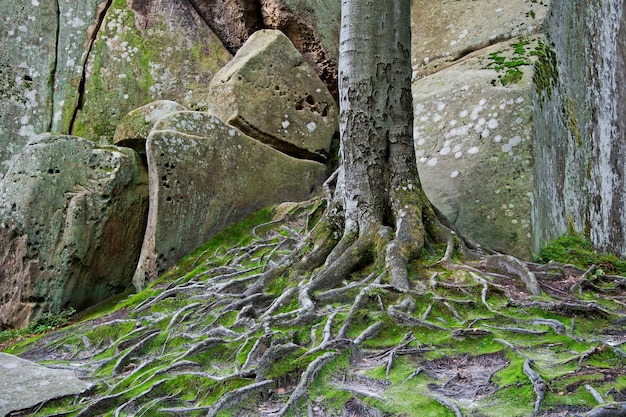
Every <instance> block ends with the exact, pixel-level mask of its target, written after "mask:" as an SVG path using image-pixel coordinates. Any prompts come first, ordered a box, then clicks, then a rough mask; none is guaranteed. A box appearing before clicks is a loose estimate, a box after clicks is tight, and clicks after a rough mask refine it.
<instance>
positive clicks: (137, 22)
mask: <svg viewBox="0 0 626 417" xmlns="http://www.w3.org/2000/svg"><path fill="white" fill-rule="evenodd" d="M230 59H231V55H230V54H229V53H228V51H227V50H226V49H225V48H224V46H223V45H222V43H221V42H220V40H219V39H218V38H217V36H216V35H215V34H214V33H213V32H212V31H211V29H210V28H209V27H208V26H207V25H206V23H205V22H204V21H203V20H202V19H201V18H200V16H198V14H197V13H196V11H195V10H194V8H193V7H192V5H190V4H189V3H187V2H178V1H175V0H165V1H158V2H149V1H137V0H136V1H132V2H131V1H116V2H113V3H111V5H110V6H109V7H108V9H107V10H106V14H105V17H104V20H103V22H102V25H101V26H100V28H99V30H98V33H97V37H96V39H95V42H94V43H93V46H92V48H91V51H90V53H89V59H88V61H87V65H86V70H85V81H84V92H82V97H81V101H82V102H83V103H84V104H83V105H82V107H80V108H79V109H78V111H77V113H76V118H75V121H74V124H73V126H72V129H71V133H72V134H75V135H77V136H81V137H85V138H87V139H93V140H97V139H98V138H99V137H100V136H106V137H108V138H111V137H113V134H114V131H115V127H116V125H117V123H118V122H119V121H120V119H121V118H122V117H123V116H124V115H125V114H127V113H128V112H129V111H131V110H133V109H135V108H137V107H140V106H143V105H145V104H146V103H150V102H153V101H156V100H174V101H176V102H178V103H180V104H182V105H183V106H185V107H186V108H190V109H196V110H197V109H204V108H205V106H206V96H207V91H208V86H209V82H210V81H211V78H212V77H213V75H214V74H215V73H216V72H217V71H218V70H219V69H220V68H222V67H223V66H224V65H225V64H226V63H227V62H228V61H229V60H230Z"/></svg>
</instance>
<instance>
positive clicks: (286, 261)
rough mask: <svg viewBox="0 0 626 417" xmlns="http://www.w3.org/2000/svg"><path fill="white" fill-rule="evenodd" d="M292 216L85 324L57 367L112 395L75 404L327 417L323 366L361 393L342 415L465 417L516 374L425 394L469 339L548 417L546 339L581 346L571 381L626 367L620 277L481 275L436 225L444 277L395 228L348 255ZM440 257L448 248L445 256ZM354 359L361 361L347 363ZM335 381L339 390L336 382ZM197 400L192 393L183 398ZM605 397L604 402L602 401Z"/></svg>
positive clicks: (511, 263)
mask: <svg viewBox="0 0 626 417" xmlns="http://www.w3.org/2000/svg"><path fill="white" fill-rule="evenodd" d="M311 204H313V205H315V206H316V207H319V205H318V204H317V203H311ZM294 210H296V211H297V212H298V214H294V213H287V214H285V215H284V216H283V217H282V218H281V219H279V220H275V221H272V222H270V223H267V224H265V225H261V226H258V227H256V228H255V231H254V236H256V237H255V238H254V239H253V240H252V242H251V243H250V244H249V245H246V246H244V247H236V248H228V249H220V250H218V251H204V252H201V256H203V257H209V258H211V259H210V260H205V259H196V260H194V262H192V263H190V264H191V265H192V266H193V268H204V270H203V272H199V273H197V274H196V275H193V276H188V275H186V274H187V272H185V271H181V276H180V277H179V278H176V279H173V280H172V281H171V282H170V283H163V284H162V286H161V288H162V290H161V291H160V292H159V293H157V294H156V295H154V296H152V297H149V298H147V299H146V300H145V301H142V302H139V303H137V304H136V306H135V307H129V308H127V310H125V312H124V314H121V313H114V314H113V315H112V316H111V317H110V318H108V319H107V318H103V319H98V321H94V322H89V323H87V324H85V325H81V326H84V327H82V328H83V329H84V331H85V336H83V337H81V338H78V340H79V342H70V341H65V340H58V341H57V340H55V341H52V342H51V344H53V345H54V346H55V347H57V348H59V347H62V348H63V349H65V350H66V351H67V352H68V353H66V354H65V356H62V357H61V356H57V357H55V359H56V360H66V361H68V362H71V363H77V362H78V361H80V362H79V363H77V365H72V366H71V367H72V368H73V369H76V368H77V367H80V369H82V370H83V372H84V373H85V374H86V375H91V377H92V378H96V379H95V381H96V382H98V384H99V390H98V392H99V394H98V393H96V392H91V393H87V394H85V399H83V400H81V402H80V404H76V405H74V407H75V408H73V410H75V409H77V410H79V411H78V412H76V414H77V415H82V416H87V415H102V414H107V413H109V412H111V413H112V414H113V415H115V414H119V415H125V414H132V413H139V411H138V410H142V411H141V412H144V413H146V414H149V413H151V412H159V413H163V414H172V415H199V414H202V415H217V414H218V413H219V412H221V411H225V412H233V413H236V412H237V411H236V410H239V409H240V408H241V407H255V405H254V404H257V406H256V408H254V409H253V408H249V409H248V408H246V409H245V410H244V411H241V412H240V414H239V415H258V416H260V417H277V416H283V415H287V414H288V413H291V412H292V411H293V412H294V413H295V414H296V415H314V416H315V417H318V416H324V417H328V416H329V415H330V414H323V411H321V410H323V407H320V404H319V403H318V402H317V401H318V400H317V399H316V397H312V396H311V390H312V389H313V388H312V387H313V386H314V385H315V384H314V381H315V380H316V378H319V375H320V371H321V370H322V369H323V368H324V367H326V366H329V367H331V366H336V365H331V364H337V363H338V362H339V361H343V362H341V363H343V364H344V365H342V366H345V367H348V368H349V369H342V371H341V374H342V375H344V376H346V377H345V378H344V379H343V380H342V381H341V382H340V383H336V384H335V383H333V382H330V383H329V387H330V386H332V387H334V388H335V389H339V390H341V391H343V392H344V393H350V394H351V395H352V396H353V397H352V399H350V400H349V401H348V402H346V403H345V404H343V407H344V408H343V409H344V410H352V411H353V412H357V410H361V411H358V412H360V413H362V414H363V415H364V416H366V415H368V416H370V415H371V416H379V415H394V414H393V413H390V412H389V411H386V410H384V409H383V408H381V409H380V410H378V409H377V408H374V407H372V406H370V405H368V406H363V404H364V403H363V402H360V400H359V399H358V398H369V400H374V401H376V402H377V404H386V403H387V401H388V400H389V398H388V397H387V393H386V392H387V391H386V390H387V388H386V387H387V386H394V387H395V388H396V389H403V388H402V387H405V386H406V387H408V386H411V385H413V384H421V385H420V386H421V388H420V389H419V392H421V394H419V395H422V396H427V397H429V398H431V399H432V400H433V402H434V401H436V402H439V403H440V404H442V405H443V406H444V407H446V408H448V409H449V410H450V411H451V412H452V413H454V414H455V415H463V414H465V415H470V414H471V413H472V412H473V411H471V410H470V409H467V410H466V409H465V408H464V407H465V405H464V404H465V403H464V402H463V400H459V398H458V397H455V395H457V394H455V392H457V390H459V388H458V387H460V386H464V385H466V387H465V388H467V389H466V390H464V392H465V391H467V392H465V394H464V395H466V394H467V393H468V392H469V394H467V397H464V398H466V400H467V401H471V402H472V403H473V404H479V403H481V398H483V396H484V397H489V396H493V395H495V394H494V393H495V392H497V391H498V390H497V387H495V385H494V384H493V383H491V382H490V380H491V376H492V375H493V374H494V373H495V372H498V371H499V370H500V369H502V368H503V367H506V366H509V363H508V362H507V361H504V360H503V361H502V362H501V363H500V365H498V366H494V367H493V368H489V369H487V368H485V369H484V372H483V374H481V376H480V378H478V377H477V372H476V371H474V375H473V378H470V377H467V375H470V373H466V374H463V373H461V371H457V372H456V373H453V374H450V373H446V374H445V378H443V380H444V381H445V383H443V386H438V387H430V386H429V385H428V384H427V383H423V382H421V381H422V378H424V380H425V381H427V380H428V378H433V375H432V373H433V372H434V371H433V369H431V368H429V366H428V363H427V361H425V359H424V355H425V354H426V353H428V352H431V354H434V352H437V351H438V350H439V349H440V348H439V347H438V346H436V345H431V343H432V340H445V341H446V342H445V343H446V344H445V346H446V347H444V348H443V349H444V350H445V349H450V346H454V345H455V344H456V343H459V342H460V341H463V340H465V341H470V342H469V343H468V342H465V343H464V345H467V346H473V347H474V348H475V349H480V347H481V346H483V345H484V346H489V345H491V344H492V343H490V342H496V343H499V344H501V345H503V346H506V347H507V348H509V349H511V351H512V352H514V353H515V354H517V355H519V356H520V357H521V358H524V362H525V363H524V367H523V368H524V369H523V370H524V373H525V374H526V376H527V378H528V379H527V380H526V382H525V383H526V384H529V385H532V387H533V389H534V392H535V395H536V397H537V398H536V400H537V401H536V402H535V404H534V415H540V414H541V407H542V402H543V398H544V396H545V395H546V386H545V382H544V381H543V379H542V378H541V376H540V375H539V374H538V373H537V372H536V371H535V370H534V369H533V368H532V367H531V364H532V361H533V360H534V359H535V356H534V352H533V344H532V343H533V342H534V341H535V340H538V339H540V338H542V337H550V338H552V339H554V338H556V339H558V340H559V343H556V344H555V345H558V344H567V343H569V342H572V343H575V344H576V345H575V346H580V345H581V344H584V345H585V346H586V347H585V349H586V350H585V351H583V352H580V351H579V350H577V351H578V352H579V353H573V354H570V355H568V356H566V357H564V356H565V355H564V354H563V353H562V352H559V353H558V355H560V356H558V360H557V361H555V362H554V365H553V366H563V367H567V366H569V367H570V369H571V363H572V362H575V361H577V362H578V365H579V367H581V369H582V367H583V366H586V365H588V363H589V360H590V359H591V358H592V357H593V359H597V357H600V354H601V353H602V354H604V355H608V354H610V355H613V356H612V357H617V358H621V357H622V355H623V356H626V354H623V351H622V350H620V349H619V346H621V345H622V344H623V343H626V338H625V337H623V335H622V333H623V326H624V323H626V315H625V312H626V305H624V303H623V302H620V298H621V297H623V295H624V293H625V291H624V290H623V289H621V286H622V282H623V278H622V277H614V276H606V275H598V274H595V275H593V278H591V277H590V273H588V274H587V275H586V276H584V275H585V273H587V272H588V271H589V269H587V270H581V269H578V268H575V267H572V266H570V265H562V264H554V263H553V264H552V265H551V266H550V267H546V266H541V265H537V264H532V263H523V262H521V261H519V260H515V259H514V258H510V257H505V256H502V255H489V256H486V257H483V260H482V261H479V262H475V261H473V260H469V258H464V257H461V258H460V259H459V258H458V257H456V256H452V255H453V254H455V253H460V252H463V251H465V253H474V252H473V250H472V249H468V246H467V245H466V242H464V241H463V240H462V239H461V238H460V237H459V236H458V235H457V234H456V232H454V230H453V229H451V228H448V227H446V226H445V225H444V226H442V225H443V223H441V222H440V223H438V224H436V223H437V222H438V220H436V221H435V225H432V224H431V226H430V227H431V228H432V229H433V230H432V231H431V232H428V233H427V234H426V236H425V237H424V239H425V242H429V241H432V242H435V241H434V240H433V239H434V238H432V239H431V233H432V236H437V239H438V240H437V242H439V243H441V244H442V245H443V244H445V245H446V252H445V253H444V254H443V255H441V252H440V255H441V256H442V257H441V259H440V261H439V262H437V263H436V264H435V265H431V266H430V267H424V266H422V265H419V264H417V263H411V262H413V259H415V257H416V254H415V253H411V251H410V250H407V248H406V247H403V243H402V239H399V240H398V239H397V237H396V236H394V234H397V231H394V230H392V229H391V228H389V227H383V226H381V227H377V228H376V229H375V230H376V232H375V233H369V234H365V235H363V236H358V237H357V236H355V237H353V238H350V237H345V238H344V239H342V240H340V242H338V243H337V242H336V239H335V237H333V236H334V233H335V232H334V231H333V230H332V228H331V227H330V226H329V224H328V222H327V219H326V218H322V220H321V221H320V222H318V223H317V224H313V223H312V221H311V210H318V209H317V208H314V209H313V208H311V209H309V208H307V207H306V206H296V207H295V208H294ZM434 229H438V231H437V230H434ZM292 230H293V232H292ZM442 245H440V246H439V247H438V249H440V250H443V246H442ZM427 246H428V245H427V244H426V243H425V246H424V248H425V249H424V250H427ZM331 251H332V253H331ZM454 251H457V252H454ZM474 254H475V253H474ZM472 259H473V258H472ZM325 260H326V262H324V261H325ZM396 261H398V262H396ZM405 261H406V262H405ZM394 268H398V269H394ZM394 277H395V278H394ZM402 277H404V278H402ZM450 277H452V278H450ZM405 279H406V280H405ZM589 281H592V283H593V285H596V286H598V288H600V286H601V287H602V288H601V289H602V294H608V295H610V298H605V299H604V302H602V303H601V302H600V301H598V302H596V301H593V302H591V301H588V300H587V299H586V298H584V297H581V291H582V294H583V295H586V292H589V291H595V289H594V287H590V286H588V285H587V284H586V283H587V282H589ZM573 285H574V290H575V291H573V292H572V291H570V289H571V288H572V286H573ZM538 289H539V290H538ZM537 294H541V295H542V298H541V299H540V300H536V299H533V298H532V297H534V296H535V295H537ZM607 300H608V301H607ZM533 310H536V311H549V312H551V314H553V315H555V316H556V318H552V317H551V318H544V317H541V316H538V315H533V314H530V313H529V312H531V311H533ZM513 312H514V313H513ZM585 320H587V321H588V320H595V321H602V322H603V323H606V326H609V328H608V329H607V333H606V334H595V335H594V336H593V337H590V336H589V335H588V332H589V330H588V327H589V325H588V324H587V325H586V326H587V327H584V326H583V325H582V323H583V322H584V321H585ZM116 329H120V330H119V331H118V330H116ZM609 330H610V331H611V333H609V332H608V331H609ZM91 334H94V336H93V337H92V336H90V335H91ZM574 334H576V336H575V337H574ZM88 335H89V336H88ZM98 335H106V336H104V337H101V336H98ZM471 340H476V341H477V342H476V343H472V342H471ZM483 342H485V343H483ZM39 343H43V342H39ZM71 343H78V345H76V346H70V344H71ZM42 346H44V345H42ZM64 346H65V347H64ZM38 349H39V350H37V349H35V350H34V351H37V352H47V351H50V348H49V347H45V346H44V347H41V348H38ZM545 349H549V347H546V348H545ZM577 349H578V348H577ZM570 350H573V349H572V348H570ZM76 352H81V353H80V355H79V356H77V353H76ZM344 352H349V356H348V359H347V360H346V359H345V358H346V356H347V355H344ZM446 352H448V351H447V350H446ZM607 352H608V353H607ZM446 354H448V353H446ZM556 354H557V353H555V355H556ZM96 358H97V359H96ZM340 358H343V359H340ZM467 358H468V356H461V355H459V357H458V358H453V359H451V360H450V366H452V364H456V365H454V366H456V367H457V368H458V369H461V367H462V366H463V364H464V361H467V360H468V359H467ZM518 363H519V362H518ZM538 363H540V362H538ZM407 365H408V368H407ZM283 368H284V370H281V369H283ZM371 369H380V375H381V376H380V378H381V379H380V380H379V381H378V383H379V384H384V388H381V387H383V385H381V386H377V387H374V386H367V385H366V384H365V382H364V380H363V378H364V377H362V376H361V374H360V372H361V371H363V370H371ZM449 371H451V370H449ZM424 372H426V373H427V374H428V375H427V376H425V375H423V373H424ZM624 372H626V363H625V364H624ZM96 375H97V376H96ZM470 376H471V375H470ZM168 381H171V382H168ZM190 381H193V382H192V383H191V382H190ZM331 381H337V375H335V376H334V377H332V378H331ZM327 383H328V381H327ZM166 387H177V388H176V391H171V390H170V391H167V390H166ZM224 387H228V388H224ZM168 389H169V388H168ZM501 389H505V388H502V387H501ZM184 390H189V391H190V392H191V393H193V395H186V396H184V397H185V400H182V399H181V398H182V397H183V395H182V394H180V392H183V391H184ZM222 391H223V392H222ZM215 392H219V394H214V393H215ZM589 392H591V391H589ZM597 392H598V391H596V393H597ZM209 393H211V395H213V397H209ZM479 394H480V395H479ZM316 395H319V393H316ZM344 395H345V394H344ZM412 395H418V394H415V393H413V394H412ZM587 395H589V394H587ZM592 395H593V396H594V398H596V402H600V401H599V398H601V396H598V395H599V394H598V395H594V394H593V393H592ZM489 401H494V400H493V399H490V400H489ZM489 401H486V402H485V404H487V403H489ZM620 407H621V406H620ZM233 410H235V411H233ZM314 410H315V411H314ZM620 410H621V409H620V408H615V406H614V405H613V404H602V405H601V407H599V408H597V409H594V410H592V411H591V412H590V413H595V414H589V415H594V416H597V417H604V416H612V415H620V414H611V413H618V412H622V411H620ZM346 412H347V411H346ZM320 413H321V414H320ZM137 415H138V414H137Z"/></svg>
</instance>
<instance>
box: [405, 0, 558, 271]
mask: <svg viewBox="0 0 626 417" xmlns="http://www.w3.org/2000/svg"><path fill="white" fill-rule="evenodd" d="M548 4H549V2H547V1H544V2H540V3H537V2H529V1H526V0H513V1H510V2H508V3H507V4H506V6H503V5H502V4H501V2H499V1H497V0H484V1H480V2H477V1H475V0H458V1H453V2H429V1H425V0H416V1H414V2H413V6H412V34H413V45H412V50H413V60H414V62H413V63H414V66H413V68H414V75H415V78H414V81H413V98H414V108H415V121H414V125H415V130H414V136H415V148H416V152H417V158H418V169H419V173H420V178H421V180H422V184H423V186H424V188H425V190H426V193H427V195H428V196H429V197H430V199H431V200H432V202H433V203H434V204H435V206H437V207H438V208H440V209H441V210H442V211H443V212H444V214H446V215H447V216H448V217H449V218H450V220H452V221H453V222H454V223H455V224H456V225H457V226H458V227H459V229H460V230H461V232H462V233H463V234H465V235H466V236H468V237H471V238H473V239H474V240H476V241H477V242H478V243H480V244H482V245H484V246H486V247H489V248H491V249H493V250H497V251H502V252H506V253H510V254H513V255H516V256H519V257H521V258H525V259H528V258H531V257H532V254H533V245H532V220H533V219H532V218H531V203H532V198H531V196H532V186H533V155H532V149H533V147H532V143H533V140H534V134H533V118H532V101H533V100H532V97H533V91H534V87H533V84H532V79H533V74H534V69H533V66H532V62H533V61H534V60H535V59H536V54H537V53H538V51H537V48H538V46H539V41H540V40H541V38H542V36H541V34H540V29H541V27H542V24H543V21H544V19H545V16H546V14H547V10H548Z"/></svg>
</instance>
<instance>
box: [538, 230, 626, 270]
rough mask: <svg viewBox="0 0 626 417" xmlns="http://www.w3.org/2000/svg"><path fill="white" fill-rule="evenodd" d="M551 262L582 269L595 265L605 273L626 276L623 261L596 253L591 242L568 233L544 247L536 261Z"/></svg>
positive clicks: (625, 266)
mask: <svg viewBox="0 0 626 417" xmlns="http://www.w3.org/2000/svg"><path fill="white" fill-rule="evenodd" d="M551 260H552V261H557V262H562V263H568V264H572V265H575V266H577V267H579V268H583V269H586V268H589V267H590V266H591V265H596V266H598V268H601V269H602V270H603V271H604V272H606V273H609V274H619V275H626V262H625V261H622V260H620V259H619V258H618V257H616V256H615V255H611V254H600V253H598V252H596V251H595V250H594V248H593V246H592V244H591V242H589V241H588V240H587V239H585V238H584V237H582V236H581V235H579V234H572V233H568V234H566V235H563V236H561V237H560V238H558V239H556V240H554V241H552V242H550V243H549V244H548V245H546V246H544V247H543V248H542V249H541V252H540V253H539V255H537V261H538V262H543V263H547V262H548V261H551Z"/></svg>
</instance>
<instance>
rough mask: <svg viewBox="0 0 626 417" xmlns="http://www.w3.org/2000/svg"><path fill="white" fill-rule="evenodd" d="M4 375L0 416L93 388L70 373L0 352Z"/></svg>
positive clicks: (0, 391)
mask: <svg viewBox="0 0 626 417" xmlns="http://www.w3.org/2000/svg"><path fill="white" fill-rule="evenodd" d="M0 375H2V378H1V379H0V416H5V415H8V414H9V413H11V412H13V411H18V410H23V409H27V408H30V407H34V406H36V405H37V404H40V403H43V402H45V401H49V400H54V399H57V398H63V397H68V396H71V395H77V394H81V393H83V392H85V391H87V390H88V389H89V388H90V387H91V384H89V383H88V382H85V381H82V380H80V379H78V378H77V377H76V375H75V374H74V372H72V371H70V370H67V369H52V368H47V367H45V366H41V365H38V364H36V363H34V362H31V361H27V360H25V359H21V358H18V357H17V356H13V355H8V354H6V353H0Z"/></svg>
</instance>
